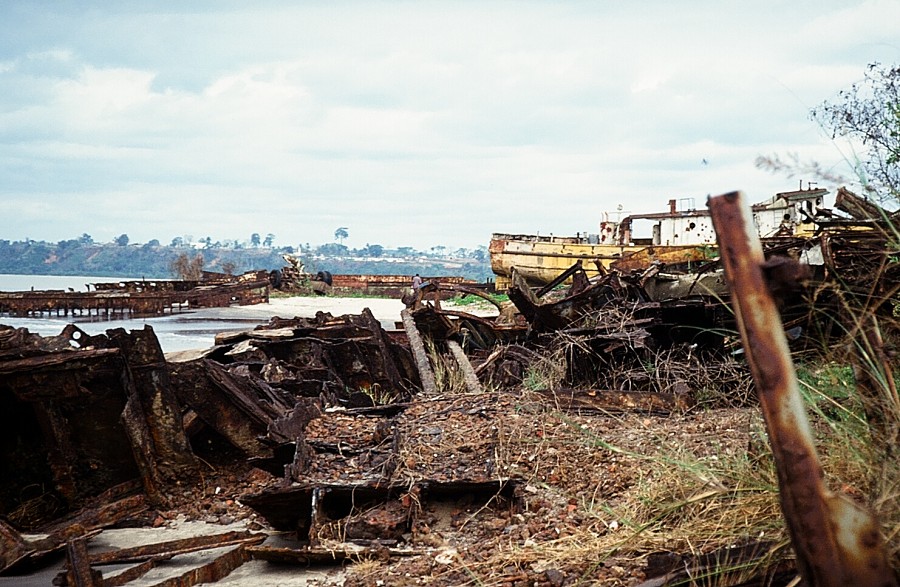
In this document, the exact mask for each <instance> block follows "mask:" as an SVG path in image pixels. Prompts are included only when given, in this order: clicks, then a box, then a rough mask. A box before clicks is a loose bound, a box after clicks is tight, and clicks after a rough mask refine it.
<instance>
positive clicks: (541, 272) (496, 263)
mask: <svg viewBox="0 0 900 587" xmlns="http://www.w3.org/2000/svg"><path fill="white" fill-rule="evenodd" d="M489 252H490V257H491V270H492V271H493V272H494V275H495V276H496V286H497V289H498V290H500V291H502V290H503V289H506V288H508V287H509V285H510V275H511V271H512V268H513V267H515V268H516V271H517V272H518V273H519V274H521V275H522V276H523V277H525V279H526V280H527V281H528V283H530V284H531V285H535V286H538V285H545V284H547V283H550V282H551V281H553V280H554V279H556V278H557V277H559V275H560V274H561V273H562V272H563V271H565V270H566V269H568V268H569V267H571V266H572V265H574V264H575V263H577V262H578V261H581V263H582V267H583V268H584V270H585V272H586V273H587V275H588V277H589V278H590V277H595V276H597V275H599V274H600V273H601V269H600V268H601V267H602V269H603V270H606V269H609V268H610V266H611V265H612V264H613V263H615V265H616V267H617V268H618V269H620V270H632V269H642V268H646V267H648V266H649V265H650V264H651V263H653V262H659V263H667V264H674V263H678V264H681V263H687V262H692V261H698V262H699V261H702V260H705V259H708V258H709V256H710V247H708V246H697V245H689V246H652V245H643V244H640V245H638V244H635V245H627V246H626V245H611V244H596V243H590V242H585V239H582V238H580V237H554V236H547V237H542V236H531V235H505V234H495V235H493V237H492V238H491V244H490V248H489Z"/></svg>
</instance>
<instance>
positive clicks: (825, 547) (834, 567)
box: [709, 192, 897, 587]
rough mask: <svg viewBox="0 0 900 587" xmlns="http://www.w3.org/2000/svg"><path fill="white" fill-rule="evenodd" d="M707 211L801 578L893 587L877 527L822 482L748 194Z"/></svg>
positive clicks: (712, 203)
mask: <svg viewBox="0 0 900 587" xmlns="http://www.w3.org/2000/svg"><path fill="white" fill-rule="evenodd" d="M709 209H710V213H711V215H712V221H713V227H714V228H715V231H716V235H717V239H718V241H719V251H720V255H721V258H722V263H723V265H724V267H725V276H726V278H727V279H728V285H729V288H730V290H731V299H732V305H733V307H734V312H735V316H736V317H737V321H738V327H739V329H740V333H741V340H742V342H743V345H744V352H745V354H746V357H747V362H748V364H749V366H750V371H751V373H752V374H753V380H754V382H755V384H756V389H757V394H758V396H759V402H760V406H761V408H762V412H763V417H764V418H765V422H766V429H767V431H768V434H769V441H770V443H771V445H772V453H773V456H774V457H775V465H776V467H777V469H778V486H779V494H780V499H781V510H782V513H783V514H784V517H785V521H786V523H787V527H788V531H789V533H790V535H791V542H792V543H793V546H794V551H795V552H796V555H797V563H798V567H799V569H800V572H801V574H802V575H803V578H804V579H805V580H806V581H807V582H808V583H809V584H810V585H816V586H834V587H840V586H844V585H857V586H868V585H872V586H875V585H878V586H891V585H894V586H895V585H897V579H896V577H895V576H894V574H893V572H892V570H891V569H890V567H889V566H888V564H887V559H886V557H885V554H884V551H883V546H882V542H881V534H880V532H879V528H878V523H877V521H876V520H875V519H874V518H873V516H871V514H869V513H868V512H866V511H865V510H863V509H862V508H860V507H859V506H857V505H856V504H854V503H853V502H851V501H850V500H849V499H846V498H844V497H843V496H840V495H836V494H834V493H832V492H831V491H829V490H828V488H827V487H826V486H825V483H824V481H823V472H822V466H821V464H820V463H819V458H818V455H817V454H816V450H815V447H814V446H813V437H812V432H811V430H810V427H809V422H808V420H807V418H806V412H805V410H804V407H803V403H802V401H801V397H800V389H799V385H798V383H797V375H796V372H795V371H794V365H793V363H792V362H791V358H790V352H789V350H788V346H787V340H786V338H785V335H784V329H783V327H782V324H781V318H780V316H779V314H778V310H777V308H776V305H775V301H774V300H773V298H772V296H771V294H770V293H769V291H768V288H767V286H766V282H765V279H764V277H763V271H762V263H763V261H764V257H763V251H762V245H761V244H760V242H759V237H758V236H757V233H756V229H755V228H754V225H753V219H752V217H751V216H750V208H749V206H747V204H746V202H745V201H744V197H743V194H741V193H740V192H732V193H729V194H725V195H722V196H716V197H714V198H710V200H709Z"/></svg>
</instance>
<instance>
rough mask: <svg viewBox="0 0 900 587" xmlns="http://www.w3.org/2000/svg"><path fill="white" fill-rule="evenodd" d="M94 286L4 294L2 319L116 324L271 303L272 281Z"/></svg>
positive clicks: (262, 276) (254, 275)
mask: <svg viewBox="0 0 900 587" xmlns="http://www.w3.org/2000/svg"><path fill="white" fill-rule="evenodd" d="M92 285H93V287H94V291H87V292H73V291H52V290H48V291H23V292H0V315H3V314H5V315H8V316H43V315H45V314H46V315H51V316H73V317H74V316H100V317H103V318H106V319H116V318H133V317H139V316H161V315H164V314H170V313H175V312H182V311H185V310H188V309H196V308H222V307H227V306H232V305H235V304H240V305H251V304H262V303H265V302H268V301H269V280H268V275H267V273H266V272H265V271H262V272H257V271H254V272H250V273H246V274H244V275H241V276H236V277H232V276H224V277H220V278H218V279H210V280H208V281H157V280H151V281H146V280H141V281H122V282H116V283H97V284H92Z"/></svg>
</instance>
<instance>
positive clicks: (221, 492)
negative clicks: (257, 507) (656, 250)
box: [145, 392, 760, 586]
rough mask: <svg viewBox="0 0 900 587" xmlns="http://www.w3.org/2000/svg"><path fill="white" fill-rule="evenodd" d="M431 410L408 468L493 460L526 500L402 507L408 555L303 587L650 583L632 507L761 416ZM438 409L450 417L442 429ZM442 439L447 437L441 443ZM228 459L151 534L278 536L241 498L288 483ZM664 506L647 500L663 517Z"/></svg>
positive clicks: (669, 544) (452, 402)
mask: <svg viewBox="0 0 900 587" xmlns="http://www.w3.org/2000/svg"><path fill="white" fill-rule="evenodd" d="M419 401H420V402H421V404H420V406H421V409H422V412H423V418H422V419H418V420H416V422H418V424H419V425H420V426H421V430H420V432H419V435H418V436H417V437H416V438H417V439H418V440H419V441H421V442H416V441H414V442H412V443H410V446H407V447H406V448H405V449H404V450H403V453H402V454H403V465H402V466H404V467H409V468H410V469H413V470H415V471H417V472H419V473H420V474H421V473H423V472H425V473H427V476H429V477H440V475H442V474H444V473H446V474H447V475H452V474H453V472H454V470H455V469H457V468H459V469H462V468H465V467H469V466H471V465H472V461H476V460H477V459H479V458H481V457H482V456H485V455H487V457H488V459H489V460H490V459H491V458H492V459H494V461H493V467H494V469H495V470H494V474H495V476H496V477H497V478H498V479H499V478H504V479H515V480H519V481H521V488H522V490H521V491H520V496H519V497H520V498H521V499H520V501H519V502H518V504H517V503H514V501H515V500H513V499H511V498H509V497H505V496H501V495H481V496H478V495H476V496H471V495H470V496H467V497H460V498H459V499H456V498H453V497H450V498H447V499H443V500H441V501H439V502H431V503H429V504H427V505H425V506H422V507H421V508H416V507H409V504H408V503H402V501H403V500H402V499H400V500H398V502H400V503H396V504H391V503H388V504H385V506H384V507H386V508H390V507H392V506H396V507H400V508H406V510H405V511H409V512H410V514H409V515H410V516H411V521H410V530H409V531H408V532H405V533H404V534H403V536H402V537H401V543H402V544H403V547H402V548H398V549H397V550H398V551H401V550H402V551H405V552H404V553H403V554H402V555H399V554H397V553H396V552H394V553H392V552H389V551H388V549H384V551H383V552H381V553H380V554H376V555H375V556H372V555H371V554H369V555H367V556H366V557H364V558H361V559H360V560H357V561H355V562H354V563H353V564H345V565H336V566H334V567H331V568H328V567H325V568H316V569H314V572H312V573H310V574H309V575H308V576H306V574H305V571H301V568H297V569H296V571H297V572H300V573H301V575H303V576H304V578H303V581H305V582H304V583H300V584H306V585H316V586H325V585H346V586H363V585H500V586H525V585H534V586H561V585H599V584H602V585H636V584H639V583H640V582H641V581H643V580H644V579H645V576H644V568H645V565H646V558H645V557H646V555H648V554H649V553H650V550H644V551H635V550H633V549H632V547H631V546H629V545H630V544H631V543H633V542H635V541H634V540H633V536H634V533H635V532H636V531H637V528H636V526H635V524H636V523H637V522H636V521H635V520H629V519H627V516H631V515H634V514H635V512H634V511H633V510H631V509H629V508H631V507H632V504H634V503H640V502H641V501H642V500H648V499H651V498H652V496H651V495H650V494H648V493H647V491H648V487H650V486H651V485H653V484H654V483H653V482H654V481H655V480H656V481H658V480H659V479H660V478H666V477H668V476H671V478H672V481H673V483H675V482H676V481H677V479H678V477H679V476H678V475H672V471H671V470H669V468H668V467H666V466H665V465H664V464H665V463H666V462H668V463H670V464H671V467H673V468H677V467H679V466H680V465H679V464H678V462H676V460H679V459H681V460H682V461H683V462H685V463H687V462H697V461H703V460H709V461H715V460H718V459H720V458H722V459H725V458H729V457H732V456H734V455H738V454H745V453H746V451H747V449H748V446H750V445H751V444H752V443H751V439H752V438H753V437H754V431H756V432H758V426H760V422H759V420H758V416H757V415H756V413H755V411H754V410H752V409H726V410H711V411H704V412H698V413H686V414H678V415H670V416H656V415H638V414H624V415H609V414H608V415H602V414H594V415H574V414H564V413H561V412H558V411H556V410H555V408H554V406H553V405H548V403H547V401H546V400H545V399H543V398H541V397H538V396H536V395H533V394H529V393H527V392H522V393H520V394H509V393H504V394H497V393H485V394H466V395H463V396H458V397H436V398H420V399H419ZM429 412H432V413H439V414H441V415H440V416H439V417H436V418H433V419H431V420H429V419H428V418H427V413H429ZM314 424H315V422H314V423H313V424H311V428H312V431H311V434H312V435H313V437H314V436H315V426H314ZM342 425H344V426H346V423H343V424H342ZM322 426H325V427H327V422H326V423H325V424H322ZM351 429H352V428H351ZM435 438H439V440H434V441H432V439H435ZM219 450H224V448H223V447H212V446H210V447H207V448H206V449H205V450H200V451H199V452H201V453H203V454H204V455H205V458H207V459H210V462H209V463H208V472H207V473H206V474H205V475H204V476H203V479H202V486H201V487H198V488H196V489H190V490H186V491H184V493H183V495H182V496H180V499H178V503H177V504H176V505H175V506H174V507H173V508H172V509H171V510H169V511H154V512H151V513H149V514H148V516H147V519H146V520H145V523H146V524H147V525H150V526H163V527H164V526H166V525H170V524H175V523H176V522H178V521H179V520H183V519H185V518H186V519H188V520H193V521H200V522H207V523H211V524H226V525H227V524H234V523H236V522H242V523H244V524H245V525H246V526H247V527H248V528H250V529H255V530H262V531H266V530H267V523H266V521H265V520H264V519H262V518H261V517H260V516H259V515H257V514H256V513H255V512H253V511H252V510H251V509H250V508H248V507H246V506H245V505H243V504H242V503H241V496H242V495H246V494H252V493H258V492H260V491H261V490H263V489H264V488H265V487H267V486H271V485H272V484H273V483H277V480H276V479H274V478H273V477H272V476H271V475H270V474H269V473H266V472H263V471H261V470H259V469H254V468H251V467H249V466H247V465H244V464H242V463H241V461H240V460H239V459H237V460H235V459H231V458H229V455H227V454H219V455H218V456H219V457H221V463H216V462H213V459H215V457H216V454H217V451H219ZM686 455H690V457H689V458H688V457H687V456H686ZM225 463H229V464H225ZM626 504H627V505H626ZM661 505H663V504H653V503H647V504H646V506H647V507H648V508H650V509H653V508H655V507H656V506H661ZM367 515H377V513H376V512H367ZM648 534H651V536H652V534H653V533H652V532H648ZM335 538H339V537H337V536H336V537H335ZM746 538H750V537H746ZM644 542H645V543H646V544H645V548H649V549H652V548H653V547H654V546H658V548H659V550H673V551H676V552H690V551H691V550H692V549H699V548H704V547H705V548H706V549H708V548H711V547H714V546H716V544H715V543H714V542H711V543H709V544H704V542H710V541H707V540H705V539H704V537H703V536H699V535H698V536H697V537H696V543H695V544H691V543H690V539H685V538H683V537H679V536H672V537H671V538H662V537H659V536H654V537H652V538H651V539H650V540H647V541H644ZM334 543H335V544H337V543H338V541H337V540H335V542H334ZM326 544H327V542H326ZM251 569H256V572H251ZM270 571H277V572H279V573H281V572H283V571H284V570H283V569H282V568H280V567H279V566H277V565H275V566H272V565H271V564H270V563H264V562H261V561H254V562H253V566H252V567H248V568H247V569H243V570H242V569H239V570H238V571H235V574H234V576H233V577H231V578H230V579H229V580H226V581H224V582H220V583H219V584H234V585H237V584H241V585H269V584H277V583H269V582H268V581H269V579H267V578H266V577H267V575H268V573H269V572H270ZM295 578H297V579H299V577H295ZM284 584H289V583H284ZM290 584H294V583H290Z"/></svg>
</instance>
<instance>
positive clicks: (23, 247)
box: [0, 240, 493, 282]
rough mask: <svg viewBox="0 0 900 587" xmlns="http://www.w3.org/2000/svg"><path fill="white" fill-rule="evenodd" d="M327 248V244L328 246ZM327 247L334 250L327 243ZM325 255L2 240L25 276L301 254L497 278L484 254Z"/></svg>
mask: <svg viewBox="0 0 900 587" xmlns="http://www.w3.org/2000/svg"><path fill="white" fill-rule="evenodd" d="M323 248H325V247H323ZM326 250H328V249H327V248H326ZM335 252H337V253H345V254H321V253H314V252H312V251H310V252H308V253H306V254H303V253H299V254H298V253H294V250H293V249H292V248H290V247H284V248H270V247H247V248H216V247H208V248H207V247H204V248H197V247H191V246H166V245H159V244H155V243H154V244H145V245H132V244H116V243H106V244H98V243H94V242H84V241H81V240H68V241H61V242H59V243H49V242H44V241H32V240H27V241H8V240H0V273H8V274H22V275H89V276H96V277H133V278H141V277H144V278H154V279H172V278H175V277H176V274H175V273H174V272H173V270H172V263H173V261H175V260H176V259H177V258H178V257H179V256H182V255H187V256H188V257H190V258H192V259H193V258H195V257H196V256H198V255H200V256H202V258H203V269H204V270H206V271H215V272H221V273H228V272H230V273H235V274H239V273H244V272H246V271H254V270H266V271H272V270H275V269H281V268H282V267H284V266H285V265H286V262H285V261H284V259H283V257H282V255H283V254H285V253H292V254H294V256H296V257H299V258H300V259H301V260H302V261H303V263H304V265H305V267H306V270H307V271H308V272H310V273H316V272H317V271H330V272H331V273H333V274H342V273H350V274H371V275H414V274H415V273H419V274H422V275H458V276H462V277H465V278H467V279H473V280H475V281H479V282H483V281H487V280H489V279H493V274H492V273H491V270H490V263H489V262H488V260H487V259H486V258H485V256H484V255H483V254H479V255H477V257H478V258H461V259H451V258H446V257H438V256H435V255H430V256H429V255H425V254H422V253H417V252H416V251H411V250H409V249H406V250H404V253H405V254H404V255H402V256H400V255H397V256H392V255H391V253H390V252H389V251H378V252H379V253H380V256H378V257H366V256H360V255H358V254H357V255H353V254H350V252H349V251H345V250H338V251H335Z"/></svg>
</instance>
